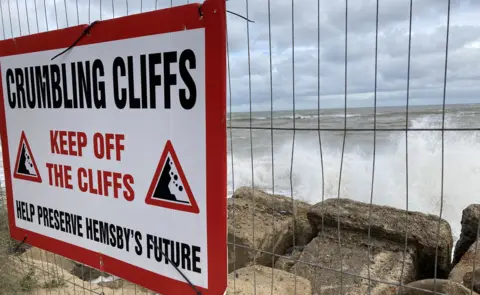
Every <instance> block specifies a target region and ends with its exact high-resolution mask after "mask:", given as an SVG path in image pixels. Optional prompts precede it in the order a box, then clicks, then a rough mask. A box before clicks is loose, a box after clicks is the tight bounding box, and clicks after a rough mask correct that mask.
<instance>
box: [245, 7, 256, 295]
mask: <svg viewBox="0 0 480 295" xmlns="http://www.w3.org/2000/svg"><path fill="white" fill-rule="evenodd" d="M245 6H246V15H247V19H248V18H249V9H248V0H246V1H245ZM247 53H248V101H249V123H250V128H249V132H250V165H251V176H252V240H253V248H254V249H253V251H254V256H253V293H254V294H255V295H256V294H257V276H256V271H255V267H256V265H257V249H256V248H257V247H256V245H255V177H254V171H253V133H252V75H251V63H250V24H249V22H247Z"/></svg>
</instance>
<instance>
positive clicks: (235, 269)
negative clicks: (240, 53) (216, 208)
mask: <svg viewBox="0 0 480 295" xmlns="http://www.w3.org/2000/svg"><path fill="white" fill-rule="evenodd" d="M227 32H228V27H227ZM227 71H228V92H229V97H230V99H229V110H230V112H229V114H228V115H229V117H230V120H229V125H230V128H229V129H230V130H229V131H230V158H231V160H230V161H231V165H232V168H231V169H232V172H231V174H232V194H233V193H234V192H235V169H234V163H233V131H232V100H233V99H232V82H231V72H230V44H229V42H228V36H227ZM232 203H233V217H232V218H233V230H234V231H236V229H237V227H236V226H235V218H236V217H235V211H236V210H235V198H232ZM235 234H236V233H235V232H234V233H233V257H234V258H233V269H234V276H233V293H235V292H236V287H237V286H236V281H237V278H236V271H237V261H236V257H237V256H236V254H237V251H236V250H237V249H236V248H237V243H236V235H235ZM227 239H228V237H227Z"/></svg>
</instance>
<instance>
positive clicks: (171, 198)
mask: <svg viewBox="0 0 480 295" xmlns="http://www.w3.org/2000/svg"><path fill="white" fill-rule="evenodd" d="M145 202H146V203H147V204H150V205H154V206H160V207H165V208H170V209H173V210H180V211H186V212H192V213H199V210H198V206H197V202H195V198H194V197H193V194H192V191H191V189H190V186H189V185H188V181H187V179H186V178H185V174H184V173H183V170H182V166H180V162H179V161H178V158H177V155H176V154H175V150H174V149H173V146H172V143H171V142H170V141H167V144H166V145H165V149H164V150H163V153H162V157H161V158H160V162H159V163H158V167H157V171H156V172H155V176H154V177H153V181H152V184H151V185H150V189H149V190H148V194H147V198H146V199H145Z"/></svg>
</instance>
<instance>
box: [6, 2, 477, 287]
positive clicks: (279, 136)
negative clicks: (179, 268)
mask: <svg viewBox="0 0 480 295" xmlns="http://www.w3.org/2000/svg"><path fill="white" fill-rule="evenodd" d="M210 1H213V0H210ZM186 3H188V1H186V2H185V1H173V0H171V1H163V0H162V1H154V0H152V1H147V0H143V1H138V0H136V1H133V0H130V1H129V0H110V1H107V0H104V1H102V0H96V1H90V0H88V1H87V0H76V1H73V0H50V1H46V0H43V1H42V0H24V1H21V0H0V14H1V21H2V22H1V27H2V30H1V31H0V32H1V34H2V35H1V36H2V38H3V39H8V38H12V37H17V36H23V35H27V34H34V33H37V32H44V31H50V30H55V29H59V28H65V27H69V26H74V25H77V24H83V23H91V22H93V21H95V20H105V19H110V18H115V17H120V16H125V15H130V14H136V13H141V12H145V11H151V10H154V9H162V8H166V7H171V6H176V5H183V4H186ZM227 4H228V5H227V8H228V10H229V12H230V13H229V14H228V46H227V48H228V77H227V78H228V93H227V100H228V110H227V111H228V121H227V128H228V137H229V140H228V144H229V146H228V151H229V152H228V165H229V167H228V168H229V175H228V178H229V180H228V186H229V187H228V190H229V196H228V198H229V199H228V241H227V245H228V249H229V254H228V255H229V270H228V271H229V289H228V290H229V292H231V294H420V293H415V292H418V291H419V290H423V292H425V294H428V293H432V294H433V293H436V294H467V293H469V294H474V291H473V289H474V286H476V283H475V273H476V272H475V270H476V259H477V258H476V257H477V247H476V241H477V237H478V232H479V228H480V223H479V222H478V219H479V216H478V215H477V217H472V218H470V219H469V218H467V217H465V218H463V219H462V210H463V209H464V208H465V207H467V206H468V205H470V204H474V203H477V202H478V197H477V196H478V194H477V193H478V192H479V191H480V187H479V186H478V184H477V181H476V179H477V178H476V176H477V175H478V172H477V170H478V164H480V163H477V161H478V160H477V155H478V154H477V152H476V147H477V145H478V144H477V141H478V140H477V136H478V135H479V133H478V130H479V126H480V125H478V123H477V121H475V118H476V117H477V114H478V113H479V112H480V109H479V108H478V107H477V106H476V105H475V104H474V103H476V96H477V95H478V93H479V92H478V90H479V89H478V87H476V86H475V85H474V84H475V81H476V80H475V79H476V77H477V78H478V74H477V70H476V69H475V68H474V67H472V66H471V64H469V63H472V62H474V61H476V60H478V57H479V56H478V48H480V45H479V44H480V43H479V41H478V40H480V39H478V38H480V28H479V27H478V24H476V23H475V17H474V16H472V13H473V15H474V12H475V11H477V12H478V11H479V10H478V9H479V8H480V7H479V6H478V4H476V3H475V2H471V1H466V0H465V1H452V3H451V1H450V0H442V1H429V0H425V1H420V0H418V1H413V0H376V1H373V0H369V1H350V2H349V1H348V0H346V1H337V2H331V1H320V0H317V1H314V0H291V1H283V0H279V1H270V0H246V1H240V0H231V1H229V2H228V3H227ZM472 19H473V20H472ZM465 60H467V61H465ZM447 86H449V88H447ZM450 89H451V90H450ZM460 103H462V104H460ZM476 124H477V125H476ZM1 181H2V185H3V178H2V179H1ZM0 189H1V195H2V206H3V204H4V203H5V198H4V196H5V195H4V191H3V187H0ZM385 205H387V206H388V207H385ZM2 208H4V207H2ZM419 211H421V212H424V213H426V214H423V213H418V212H419ZM464 215H465V212H464ZM1 218H2V220H1V222H2V224H3V226H2V231H3V233H5V232H6V231H7V224H8V222H7V217H6V213H5V212H3V213H2V216H1ZM467 219H468V220H467ZM467 221H468V222H467ZM468 228H474V229H475V230H474V231H473V233H472V232H468V230H467V229H468ZM452 233H453V234H452ZM465 241H466V242H465ZM0 243H1V244H2V249H3V250H4V252H5V253H1V257H0V260H2V262H1V263H0V277H2V276H4V275H5V274H6V273H8V274H9V275H10V277H12V278H13V279H12V283H11V285H8V284H9V283H8V281H7V280H2V279H0V281H5V283H0V286H1V284H3V285H4V286H2V287H4V288H9V289H8V290H13V291H15V292H20V293H21V292H23V293H30V294H145V293H149V292H150V291H148V290H145V289H143V288H142V287H140V286H136V285H134V284H131V283H128V282H124V281H123V280H121V279H119V278H115V277H112V276H109V275H108V274H104V273H100V272H98V271H96V270H94V269H91V268H88V267H84V266H82V265H81V264H78V263H76V262H72V261H69V260H67V259H65V258H63V257H60V256H57V255H54V254H51V253H46V252H45V251H43V250H39V249H34V248H31V247H29V246H28V245H26V244H25V245H22V246H21V247H20V249H17V248H16V247H17V245H18V243H14V242H12V241H10V239H9V238H8V237H7V236H6V235H2V237H0ZM454 243H456V246H455V247H457V248H459V250H458V251H457V249H455V255H453V254H454V253H453V250H454ZM460 244H461V245H460ZM462 247H463V248H462ZM468 248H470V250H471V251H472V255H473V258H471V259H470V260H468V261H466V262H465V263H467V268H468V269H467V271H466V272H468V273H470V276H472V278H471V279H470V280H465V277H464V276H463V275H462V276H461V280H460V282H459V286H457V288H458V290H459V291H451V289H448V288H447V287H446V283H445V281H444V280H445V279H447V278H450V279H451V280H452V281H455V280H456V279H455V273H454V271H455V269H454V265H453V264H452V256H453V262H455V263H457V262H459V261H460V260H461V259H460V258H461V256H462V255H463V254H464V253H466V252H467V251H470V250H468ZM457 252H458V253H457ZM457 256H458V257H457ZM479 259H480V258H479ZM7 262H9V263H7ZM1 265H4V266H3V268H2V266H1ZM7 268H8V270H7ZM452 269H453V270H452ZM421 279H427V281H424V283H422V284H415V283H414V284H409V283H411V282H414V281H416V280H421ZM457 281H458V280H457ZM407 284H408V285H407ZM460 285H462V286H463V287H462V286H460ZM461 288H466V289H465V290H466V291H465V290H464V291H465V292H467V293H460V292H461V291H460V289H461ZM449 290H450V291H449ZM13 291H12V292H13ZM242 292H243V293H242ZM402 292H404V293H402ZM408 292H413V293H408ZM455 292H458V293H455ZM150 293H152V292H150ZM229 294H230V293H229ZM422 294H423V293H422Z"/></svg>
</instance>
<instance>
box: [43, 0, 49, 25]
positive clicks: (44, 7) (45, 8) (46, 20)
mask: <svg viewBox="0 0 480 295" xmlns="http://www.w3.org/2000/svg"><path fill="white" fill-rule="evenodd" d="M43 10H44V11H45V25H46V26H47V32H48V31H49V29H48V17H47V4H46V3H45V0H43Z"/></svg>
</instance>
